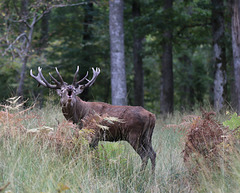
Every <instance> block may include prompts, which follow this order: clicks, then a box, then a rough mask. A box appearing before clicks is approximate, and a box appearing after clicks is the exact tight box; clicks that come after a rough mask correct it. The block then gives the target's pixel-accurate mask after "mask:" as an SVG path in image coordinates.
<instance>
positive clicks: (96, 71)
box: [84, 68, 100, 87]
mask: <svg viewBox="0 0 240 193" xmlns="http://www.w3.org/2000/svg"><path fill="white" fill-rule="evenodd" d="M92 70H93V77H92V79H91V80H88V79H86V80H87V81H88V83H87V84H85V85H84V87H90V86H92V85H93V83H94V82H95V80H96V79H97V77H98V75H99V74H100V68H96V70H94V68H92Z"/></svg>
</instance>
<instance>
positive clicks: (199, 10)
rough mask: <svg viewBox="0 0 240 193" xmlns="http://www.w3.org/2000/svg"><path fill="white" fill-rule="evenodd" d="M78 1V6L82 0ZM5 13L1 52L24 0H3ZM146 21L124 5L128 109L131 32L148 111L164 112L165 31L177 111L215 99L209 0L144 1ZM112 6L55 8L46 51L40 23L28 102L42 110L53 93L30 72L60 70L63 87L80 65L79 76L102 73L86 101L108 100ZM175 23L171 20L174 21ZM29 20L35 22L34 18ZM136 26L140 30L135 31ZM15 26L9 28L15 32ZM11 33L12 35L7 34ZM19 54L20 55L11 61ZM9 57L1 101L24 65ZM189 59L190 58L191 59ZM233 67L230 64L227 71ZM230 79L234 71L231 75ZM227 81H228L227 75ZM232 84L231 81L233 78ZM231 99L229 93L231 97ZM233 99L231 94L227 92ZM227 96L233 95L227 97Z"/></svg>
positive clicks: (0, 68) (2, 69)
mask: <svg viewBox="0 0 240 193" xmlns="http://www.w3.org/2000/svg"><path fill="white" fill-rule="evenodd" d="M75 2H76V1H65V0H58V1H45V0H41V1H32V0H31V1H30V0H29V6H28V11H29V15H30V16H32V14H33V13H34V11H36V10H37V14H41V13H42V11H43V9H44V8H45V6H49V5H53V4H71V3H75ZM78 2H79V1H78ZM0 5H1V7H0V9H1V11H2V12H1V14H0V34H1V38H0V44H1V46H0V51H1V54H3V53H4V50H5V49H6V48H7V47H8V44H7V40H8V41H9V42H12V41H13V40H14V38H16V37H17V36H18V35H19V33H20V32H19V31H20V23H18V22H13V21H15V20H18V19H20V17H19V16H18V15H17V10H18V11H21V1H20V0H17V1H13V0H11V1H2V2H1V4H0ZM140 6H141V7H140V9H141V16H139V17H137V18H134V19H133V16H132V1H126V2H125V7H124V30H125V31H124V33H125V36H124V37H125V62H126V74H127V88H128V98H129V100H128V101H129V104H130V105H132V104H134V101H133V98H134V97H133V96H134V85H133V84H134V83H133V80H134V70H133V59H132V55H133V50H132V45H133V34H135V35H136V36H138V37H142V38H143V51H142V53H141V54H142V57H143V70H144V100H145V101H144V102H145V107H146V108H147V109H149V110H151V111H154V112H156V113H158V112H159V107H160V104H159V98H160V78H161V73H160V72H161V57H162V52H163V50H162V43H163V42H164V41H166V40H164V39H163V32H164V30H165V29H166V28H167V29H171V30H172V31H173V71H174V103H175V108H176V109H192V108H193V107H194V106H196V105H199V104H200V105H202V104H204V103H206V102H208V101H211V97H212V96H211V95H212V93H211V92H209V91H211V88H212V84H213V67H212V45H211V42H212V29H211V28H212V26H211V1H210V0H194V1H174V3H173V10H169V11H168V12H167V13H165V12H163V2H162V1H153V0H148V1H143V0H141V1H140ZM108 11H109V7H108V1H106V0H104V1H97V2H94V3H93V6H92V7H89V6H87V5H86V4H84V5H80V6H71V7H62V8H55V9H52V10H51V13H50V16H49V20H48V40H47V43H46V45H45V47H41V38H42V25H43V24H44V23H43V22H42V20H40V21H39V22H38V23H37V25H36V27H35V30H34V34H33V42H32V47H31V50H30V53H29V54H30V57H29V62H28V65H27V69H26V78H25V89H24V93H25V98H30V99H31V100H35V99H36V98H38V97H39V93H41V94H40V96H41V97H40V99H39V100H40V101H41V104H42V103H43V101H44V100H46V98H47V97H48V95H49V91H48V89H43V88H41V87H40V88H37V87H36V85H37V84H36V82H34V80H33V79H32V78H30V76H29V70H30V69H33V71H34V73H35V74H36V73H37V67H38V66H41V67H42V68H43V74H44V75H45V77H46V79H47V80H50V78H49V76H48V72H51V73H52V74H53V75H56V74H55V72H54V67H56V66H57V67H58V68H59V71H60V73H61V74H62V75H63V78H64V80H65V81H66V82H68V83H71V82H72V78H73V74H74V72H75V70H76V66H78V65H79V66H80V77H83V76H84V75H85V73H86V72H87V71H89V73H90V74H89V75H90V76H91V75H92V74H91V67H99V68H101V74H100V75H99V77H98V79H97V81H96V83H95V84H94V86H93V87H91V88H90V89H88V90H86V91H85V92H84V93H83V94H82V95H81V97H82V99H84V100H91V101H103V102H111V85H110V78H111V74H110V47H109V26H108V25H109V24H108V20H109V18H108V17H109V16H108ZM225 13H226V14H225V19H226V26H229V24H230V22H231V19H230V18H231V15H230V13H229V9H228V8H227V5H226V6H225ZM170 18H172V19H170ZM29 21H31V19H29ZM134 24H135V25H136V26H139V28H138V29H137V30H136V29H135V28H134ZM10 27H11V28H10ZM9 29H11V30H9ZM229 29H230V28H229V27H226V36H227V47H226V50H227V59H226V61H228V62H229V63H231V61H232V59H231V58H232V56H231V52H232V50H231V38H230V36H231V33H230V31H229ZM14 56H15V57H14ZM14 56H13V55H12V53H11V52H7V54H6V55H5V56H4V57H1V59H0V81H1V82H2V83H4V84H1V85H0V89H1V90H3V91H4V92H1V93H0V101H3V100H4V99H6V98H8V97H9V96H11V95H13V93H15V91H16V89H17V86H18V81H19V73H20V69H21V61H20V60H19V59H17V58H16V54H15V55H14ZM186 58H187V59H186ZM228 66H230V65H228ZM229 74H230V73H229ZM229 77H230V78H229V80H230V79H231V76H229ZM230 81H231V80H230ZM229 93H230V91H229ZM229 93H228V96H230V94H229ZM229 98H230V97H228V99H229Z"/></svg>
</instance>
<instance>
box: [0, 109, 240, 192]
mask: <svg viewBox="0 0 240 193" xmlns="http://www.w3.org/2000/svg"><path fill="white" fill-rule="evenodd" d="M197 113H198V112H197ZM0 116H3V115H0ZM21 116H22V117H21V118H22V119H21V126H23V127H24V128H25V129H32V128H36V127H40V126H50V127H52V128H56V127H57V125H58V123H59V122H62V121H63V120H64V117H63V116H62V114H61V110H60V109H59V108H58V107H55V106H51V105H48V107H45V108H44V109H37V108H33V109H31V110H29V111H27V112H26V113H24V114H23V115H21ZM182 117H183V115H182V114H180V113H175V115H174V116H169V117H167V118H166V119H161V118H159V119H158V121H157V125H156V127H155V131H154V134H153V146H154V149H155V151H156V153H157V163H156V177H155V179H153V178H152V177H151V165H150V162H149V165H148V167H147V169H146V171H144V172H141V171H140V168H141V160H140V158H139V156H138V155H137V154H136V152H135V151H134V150H133V149H132V148H131V146H130V145H129V144H128V143H126V142H116V143H109V142H100V144H99V148H98V150H97V151H92V150H90V149H88V148H84V149H81V150H79V152H77V153H76V152H72V153H71V152H70V153H66V152H65V151H64V150H61V149H60V150H59V149H58V150H56V148H53V147H51V146H49V143H50V142H49V141H46V140H45V141H40V140H39V139H38V138H37V137H35V136H32V135H31V136H29V135H27V134H26V135H22V134H20V133H18V135H15V136H14V137H9V136H8V135H4V132H6V130H8V129H11V127H13V125H12V122H9V123H8V124H6V122H5V123H4V124H3V123H1V122H0V187H1V186H4V185H5V184H7V183H8V182H10V184H9V186H8V187H7V188H6V189H5V190H4V191H11V192H201V191H202V192H205V191H207V192H211V191H212V192H223V191H224V192H225V191H228V192H231V191H235V190H237V189H236V187H237V185H239V183H238V182H239V179H240V178H239V177H240V167H239V164H238V158H239V157H240V155H239V154H238V156H236V157H235V158H233V161H232V165H233V166H231V167H232V168H233V169H232V170H231V172H226V173H224V170H225V165H224V163H223V169H224V170H220V173H214V174H211V176H210V174H207V175H206V173H207V171H203V172H202V173H200V174H199V176H198V178H199V179H200V180H198V183H194V181H192V180H191V176H189V174H188V170H187V169H186V167H185V165H184V163H183V156H182V153H181V152H182V150H183V148H184V141H183V140H184V133H181V132H178V131H176V129H175V128H171V127H166V126H165V125H167V124H170V123H171V124H173V123H174V124H178V123H180V122H181V119H182ZM2 119H3V117H0V120H2ZM6 121H7V120H6ZM18 126H19V125H18ZM208 175H209V176H208Z"/></svg>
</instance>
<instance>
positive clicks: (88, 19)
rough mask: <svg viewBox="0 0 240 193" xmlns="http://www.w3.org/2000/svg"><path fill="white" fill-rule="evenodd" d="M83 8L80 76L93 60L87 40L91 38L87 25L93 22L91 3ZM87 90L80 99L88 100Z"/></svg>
mask: <svg viewBox="0 0 240 193" xmlns="http://www.w3.org/2000/svg"><path fill="white" fill-rule="evenodd" d="M83 8H84V21H83V22H84V23H83V38H82V44H83V49H82V53H81V57H82V61H83V63H84V64H85V65H84V66H83V68H82V70H81V72H80V73H81V75H80V76H81V77H82V76H84V75H85V74H84V73H85V72H86V71H87V70H88V68H89V66H90V65H92V64H93V63H94V62H93V60H92V56H91V54H90V53H91V50H92V49H93V48H92V47H91V46H90V44H89V42H90V41H91V39H92V36H93V34H92V31H91V28H90V27H89V26H90V25H91V24H92V23H93V3H92V2H88V3H87V4H85V5H84V6H83ZM88 91H89V90H88V89H86V90H85V91H84V92H83V93H82V94H81V99H83V100H85V101H88V100H90V97H91V96H90V95H89V92H88Z"/></svg>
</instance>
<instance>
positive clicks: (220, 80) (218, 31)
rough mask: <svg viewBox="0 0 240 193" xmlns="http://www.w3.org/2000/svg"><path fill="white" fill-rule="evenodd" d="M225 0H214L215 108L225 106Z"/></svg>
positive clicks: (218, 109)
mask: <svg viewBox="0 0 240 193" xmlns="http://www.w3.org/2000/svg"><path fill="white" fill-rule="evenodd" d="M223 8H224V5H223V0H212V31H213V52H214V69H215V73H214V109H215V110H216V111H217V112H218V111H220V110H221V109H222V108H223V105H224V100H225V95H226V82H227V81H226V80H227V78H226V56H225V43H224V9H223Z"/></svg>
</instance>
